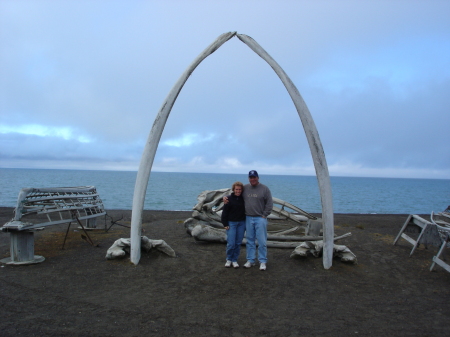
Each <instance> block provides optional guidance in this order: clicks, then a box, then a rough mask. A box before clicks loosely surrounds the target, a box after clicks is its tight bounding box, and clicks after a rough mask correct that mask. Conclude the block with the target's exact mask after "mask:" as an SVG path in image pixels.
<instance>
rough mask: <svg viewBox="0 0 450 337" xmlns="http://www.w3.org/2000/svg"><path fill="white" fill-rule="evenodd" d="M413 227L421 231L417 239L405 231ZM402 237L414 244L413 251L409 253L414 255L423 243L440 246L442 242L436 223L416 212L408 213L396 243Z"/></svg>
mask: <svg viewBox="0 0 450 337" xmlns="http://www.w3.org/2000/svg"><path fill="white" fill-rule="evenodd" d="M411 227H412V228H413V229H416V230H417V231H416V232H418V233H419V235H418V237H417V239H414V238H412V237H410V236H409V235H407V234H406V233H405V231H408V229H409V228H411ZM400 238H403V239H405V240H406V241H407V242H409V243H410V244H411V245H412V246H413V248H412V249H411V252H410V253H409V256H412V254H413V253H414V251H415V250H416V248H417V247H418V246H419V245H420V244H423V245H425V246H428V245H433V246H440V244H441V238H440V236H439V233H438V230H437V228H436V224H433V223H431V222H430V221H428V220H425V219H424V218H422V217H420V216H418V215H416V214H410V215H408V217H407V218H406V221H405V223H404V224H403V226H402V228H401V229H400V231H399V233H398V235H397V237H396V238H395V240H394V245H395V244H396V243H397V242H398V240H399V239H400Z"/></svg>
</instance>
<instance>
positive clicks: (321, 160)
mask: <svg viewBox="0 0 450 337" xmlns="http://www.w3.org/2000/svg"><path fill="white" fill-rule="evenodd" d="M234 36H237V37H238V39H239V40H241V41H242V42H243V43H245V44H246V45H247V46H248V47H249V48H250V49H252V50H253V51H254V52H255V53H256V54H258V55H259V56H260V57H261V58H262V59H263V60H264V61H266V62H267V63H268V64H269V65H270V66H271V67H272V69H273V70H274V71H275V73H276V74H277V75H278V77H279V78H280V80H281V82H282V83H283V85H284V86H285V87H286V90H287V91H288V93H289V95H290V96H291V99H292V101H293V103H294V105H295V108H296V109H297V112H298V115H299V117H300V120H301V122H302V125H303V129H304V131H305V135H306V139H307V141H308V145H309V148H310V152H311V156H312V159H313V162H314V168H315V170H316V176H317V181H318V185H319V192H320V199H321V203H322V219H323V237H324V239H323V242H324V246H323V266H324V268H325V269H329V268H331V266H332V260H333V245H334V243H333V237H334V221H333V201H332V194H331V183H330V176H329V173H328V166H327V162H326V159H325V153H324V151H323V147H322V143H321V141H320V138H319V133H318V132H317V128H316V126H315V124H314V121H313V119H312V116H311V113H310V112H309V109H308V107H307V106H306V103H305V101H304V100H303V98H302V96H301V95H300V92H299V91H298V90H297V88H296V86H295V85H294V83H293V82H292V81H291V79H290V78H289V77H288V76H287V74H286V73H285V72H284V70H283V69H282V68H281V67H280V66H279V65H278V63H277V62H276V61H275V60H274V59H273V58H272V57H271V56H270V55H269V54H268V53H267V52H266V51H265V50H264V49H263V48H262V47H261V46H260V45H259V44H258V43H257V42H256V41H255V40H253V39H252V38H251V37H250V36H247V35H244V34H237V33H236V32H228V33H224V34H222V35H220V36H219V37H218V38H217V39H216V40H215V41H214V42H213V43H211V44H210V45H209V46H208V47H207V48H206V49H205V50H204V51H203V52H201V53H200V54H199V55H198V56H197V57H196V58H195V59H194V61H193V62H192V63H191V64H190V65H189V66H188V67H187V68H186V70H185V71H184V72H183V74H182V75H181V76H180V78H179V79H178V81H177V82H176V83H175V85H174V86H173V87H172V89H171V90H170V92H169V94H168V95H167V97H166V99H165V100H164V102H163V104H162V105H161V108H160V109H159V112H158V114H157V116H156V118H155V121H154V122H153V126H152V128H151V131H150V134H149V136H148V139H147V142H146V144H145V148H144V151H143V153H142V158H141V162H140V164H139V170H138V173H137V177H136V184H135V187H134V194H133V207H132V214H131V234H130V239H131V251H130V260H131V262H132V263H133V264H135V265H137V264H138V263H139V260H140V257H141V230H142V212H143V210H144V201H145V194H146V192H147V186H148V181H149V179H150V172H151V169H152V166H153V161H154V159H155V155H156V150H157V148H158V145H159V141H160V139H161V135H162V132H163V130H164V126H165V124H166V122H167V119H168V117H169V114H170V111H171V110H172V107H173V105H174V103H175V101H176V99H177V97H178V94H179V93H180V91H181V89H182V88H183V86H184V84H185V83H186V81H187V80H188V78H189V76H190V75H191V74H192V72H193V71H194V70H195V68H197V66H198V65H199V64H200V63H201V62H202V61H203V60H204V59H205V58H206V57H208V56H209V55H211V54H212V53H214V52H215V51H216V50H217V49H218V48H220V46H222V45H223V44H224V43H225V42H227V41H228V40H230V39H231V38H232V37H234Z"/></svg>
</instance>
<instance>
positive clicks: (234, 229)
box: [221, 181, 245, 268]
mask: <svg viewBox="0 0 450 337" xmlns="http://www.w3.org/2000/svg"><path fill="white" fill-rule="evenodd" d="M231 189H232V190H233V193H231V194H230V195H229V196H228V200H229V202H228V203H227V204H226V205H224V207H223V211H222V218H221V221H222V224H223V226H224V227H225V229H226V230H227V262H226V263H225V267H226V268H229V267H231V265H233V267H234V268H239V264H238V263H237V259H238V257H239V253H240V252H241V243H242V239H243V238H244V233H245V205H244V198H243V197H242V193H243V192H244V185H243V184H242V183H241V182H239V181H236V182H235V183H234V184H233V186H232V187H231Z"/></svg>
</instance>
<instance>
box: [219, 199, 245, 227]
mask: <svg viewBox="0 0 450 337" xmlns="http://www.w3.org/2000/svg"><path fill="white" fill-rule="evenodd" d="M243 220H245V204H244V198H242V194H241V195H240V196H237V195H235V194H234V193H231V194H230V195H229V196H228V204H225V205H224V206H223V211H222V217H221V222H222V224H223V226H224V227H228V221H243Z"/></svg>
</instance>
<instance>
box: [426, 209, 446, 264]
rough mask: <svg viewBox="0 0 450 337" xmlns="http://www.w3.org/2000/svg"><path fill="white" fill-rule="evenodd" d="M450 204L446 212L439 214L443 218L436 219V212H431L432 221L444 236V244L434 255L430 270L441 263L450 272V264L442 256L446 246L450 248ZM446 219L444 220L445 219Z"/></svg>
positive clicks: (442, 236)
mask: <svg viewBox="0 0 450 337" xmlns="http://www.w3.org/2000/svg"><path fill="white" fill-rule="evenodd" d="M449 209H450V206H449V207H447V209H446V210H445V211H444V212H441V213H438V214H437V215H438V216H440V217H441V219H435V215H434V212H431V221H432V222H433V224H434V225H436V228H437V230H438V231H439V234H440V235H441V238H442V245H441V247H440V248H439V251H438V253H437V254H436V256H433V263H432V264H431V267H430V271H432V270H433V269H434V267H435V265H436V264H437V265H439V266H441V267H442V268H444V269H445V270H446V271H448V272H449V273H450V265H449V264H448V263H447V262H445V261H444V259H443V258H442V253H443V252H444V249H445V248H450V223H449V222H447V221H450V212H449ZM443 219H444V220H443Z"/></svg>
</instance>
